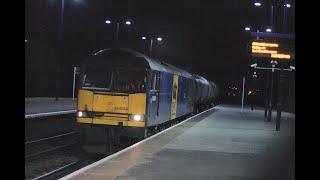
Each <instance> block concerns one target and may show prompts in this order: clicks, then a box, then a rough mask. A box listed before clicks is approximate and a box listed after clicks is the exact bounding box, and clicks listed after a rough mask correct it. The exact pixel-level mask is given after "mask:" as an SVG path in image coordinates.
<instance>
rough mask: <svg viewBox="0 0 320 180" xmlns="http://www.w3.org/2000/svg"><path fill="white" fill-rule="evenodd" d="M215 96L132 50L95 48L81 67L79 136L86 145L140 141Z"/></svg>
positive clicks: (195, 79)
mask: <svg viewBox="0 0 320 180" xmlns="http://www.w3.org/2000/svg"><path fill="white" fill-rule="evenodd" d="M217 97H218V88H217V86H216V85H215V84H214V83H212V82H209V81H207V80H206V79H204V78H203V77H200V76H198V75H192V74H190V73H188V72H186V71H184V70H181V69H179V68H177V67H174V66H172V65H169V64H166V63H164V62H161V61H158V60H155V59H151V58H149V57H147V56H145V55H143V54H141V53H138V52H135V51H132V50H128V49H105V50H101V51H99V52H97V53H95V54H93V55H91V56H90V57H88V58H87V59H86V60H85V61H84V62H83V64H82V65H81V82H80V87H79V92H78V104H77V110H78V111H77V122H78V125H79V126H78V127H79V132H80V134H81V135H82V140H83V142H84V144H86V145H90V144H104V143H108V142H109V141H110V138H109V137H113V136H114V135H119V136H127V137H138V138H144V137H146V136H147V134H148V131H152V129H154V128H157V127H158V126H161V125H163V124H165V123H167V122H170V121H174V120H175V119H177V118H179V117H182V116H185V115H188V114H190V113H192V112H195V111H197V110H199V109H203V108H207V107H209V106H212V104H213V103H214V102H215V101H216V98H217Z"/></svg>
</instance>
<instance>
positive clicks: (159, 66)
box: [93, 48, 194, 79]
mask: <svg viewBox="0 0 320 180" xmlns="http://www.w3.org/2000/svg"><path fill="white" fill-rule="evenodd" d="M113 52H120V53H122V52H123V53H124V54H130V55H132V56H135V57H142V58H143V59H145V60H146V61H147V62H148V64H149V66H150V68H151V69H152V70H157V71H163V72H168V73H171V74H177V75H179V76H184V77H187V78H192V79H193V78H194V77H193V76H192V74H190V73H189V72H187V71H185V70H182V69H180V68H177V67H175V66H173V65H171V64H167V63H165V62H161V61H159V60H156V59H153V58H150V57H148V56H146V55H144V54H142V53H139V52H137V51H133V50H130V49H125V48H112V49H103V50H100V51H98V52H96V53H94V54H93V55H104V54H109V53H110V54H111V53H113Z"/></svg>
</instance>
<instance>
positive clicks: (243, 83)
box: [241, 77, 246, 112]
mask: <svg viewBox="0 0 320 180" xmlns="http://www.w3.org/2000/svg"><path fill="white" fill-rule="evenodd" d="M245 83H246V78H245V77H243V80H242V106H241V112H242V111H243V101H244V85H245Z"/></svg>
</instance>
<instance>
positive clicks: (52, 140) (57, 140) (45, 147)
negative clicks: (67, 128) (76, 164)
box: [25, 131, 78, 159]
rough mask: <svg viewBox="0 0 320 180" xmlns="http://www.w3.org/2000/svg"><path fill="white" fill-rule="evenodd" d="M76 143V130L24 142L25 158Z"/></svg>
mask: <svg viewBox="0 0 320 180" xmlns="http://www.w3.org/2000/svg"><path fill="white" fill-rule="evenodd" d="M77 143H78V140H77V138H76V132H74V131H71V132H67V133H62V134H58V135H54V136H50V137H45V138H41V139H37V140H32V141H27V142H25V152H26V154H25V158H26V159H30V158H35V157H37V156H41V155H45V154H47V153H51V152H53V151H58V150H61V149H64V148H67V147H71V146H74V145H76V144H77Z"/></svg>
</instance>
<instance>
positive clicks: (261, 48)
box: [251, 40, 294, 60]
mask: <svg viewBox="0 0 320 180" xmlns="http://www.w3.org/2000/svg"><path fill="white" fill-rule="evenodd" d="M251 55H252V57H264V58H271V59H275V60H276V59H278V60H291V59H294V50H293V49H292V48H290V46H287V45H286V44H284V43H279V42H271V41H265V40H263V41H261V40H253V41H252V42H251Z"/></svg>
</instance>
